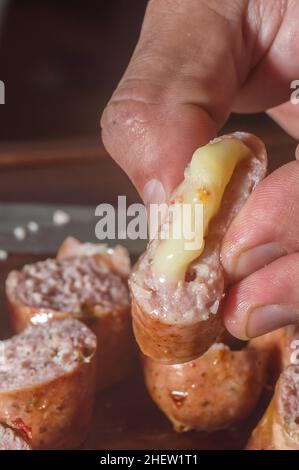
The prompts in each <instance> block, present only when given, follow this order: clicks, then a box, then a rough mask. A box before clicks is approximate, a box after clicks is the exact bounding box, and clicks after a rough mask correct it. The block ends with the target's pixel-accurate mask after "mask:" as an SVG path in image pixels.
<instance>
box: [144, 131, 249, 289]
mask: <svg viewBox="0 0 299 470" xmlns="http://www.w3.org/2000/svg"><path fill="white" fill-rule="evenodd" d="M249 156H250V150H249V148H248V147H247V146H246V145H245V144H243V142H242V141H240V140H238V139H233V138H227V139H224V140H221V141H218V142H214V143H210V144H208V145H205V146H204V147H201V148H199V149H198V150H196V151H195V153H194V154H193V157H192V160H191V162H190V165H189V166H188V167H187V169H186V171H185V179H184V181H183V183H182V184H181V186H180V188H179V190H178V197H177V198H176V200H177V201H179V202H176V203H175V205H180V206H182V204H187V205H189V210H186V211H185V209H184V212H182V211H181V214H183V216H180V217H176V214H177V213H178V212H174V217H173V220H172V226H171V227H170V230H169V234H170V236H169V238H168V239H165V240H161V242H160V244H159V246H158V248H157V250H156V253H155V255H154V258H153V260H152V267H153V270H154V273H155V274H156V275H157V276H158V277H159V279H160V280H161V282H169V281H170V282H178V281H179V280H183V279H184V277H185V273H186V270H187V268H188V266H189V264H190V263H191V262H192V261H194V260H195V259H196V258H198V256H200V255H201V253H202V252H203V250H204V237H205V236H206V235H207V233H208V227H209V223H210V221H211V219H212V218H213V217H214V216H215V215H216V214H217V212H218V211H219V209H220V205H221V200H222V197H223V194H224V191H225V188H226V186H227V185H228V183H229V181H230V179H231V177H232V174H233V172H234V170H235V167H236V165H237V164H238V163H239V162H241V161H242V160H244V159H246V158H248V157H249ZM198 204H201V205H202V206H201V209H202V215H203V216H202V217H201V220H198V217H197V215H198V214H199V212H200V211H198V210H197V209H196V205H197V206H198ZM186 216H187V217H188V220H186V218H185V217H186ZM186 226H188V227H190V230H189V231H188V230H187V233H186V230H185V229H186ZM192 233H193V242H196V244H195V243H193V245H191V244H190V243H191V242H192V237H191V235H192ZM174 234H176V236H174ZM177 234H180V235H179V236H177ZM190 237H191V238H190ZM192 246H196V247H195V248H192Z"/></svg>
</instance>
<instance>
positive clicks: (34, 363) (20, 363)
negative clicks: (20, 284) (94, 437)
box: [0, 319, 97, 449]
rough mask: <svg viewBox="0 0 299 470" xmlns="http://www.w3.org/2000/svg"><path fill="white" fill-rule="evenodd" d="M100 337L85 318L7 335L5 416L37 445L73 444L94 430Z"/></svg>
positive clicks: (1, 391) (1, 383) (2, 378)
mask: <svg viewBox="0 0 299 470" xmlns="http://www.w3.org/2000/svg"><path fill="white" fill-rule="evenodd" d="M96 347H97V340H96V337H95V335H94V334H93V333H92V332H91V331H90V330H89V329H88V328H87V327H86V326H85V325H84V324H83V323H81V322H79V321H77V320H72V319H63V320H59V321H53V322H51V323H50V324H49V325H47V326H46V327H45V326H29V327H28V328H27V329H26V330H25V331H24V332H23V333H21V334H20V335H17V336H14V337H12V338H11V339H8V340H6V341H2V342H1V343H0V348H1V363H2V364H1V368H0V422H2V423H3V422H4V423H5V424H7V426H9V427H11V428H17V429H19V430H21V431H23V432H26V434H27V436H28V438H29V439H30V444H31V445H32V448H33V449H73V448H76V447H77V446H79V445H80V444H81V443H82V442H83V441H84V440H85V438H86V436H87V433H88V432H89V429H90V425H91V418H92V411H93V403H94V392H95V370H96V369H95V365H96V355H95V351H96Z"/></svg>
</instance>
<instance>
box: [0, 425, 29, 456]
mask: <svg viewBox="0 0 299 470" xmlns="http://www.w3.org/2000/svg"><path fill="white" fill-rule="evenodd" d="M0 450H31V447H30V445H29V443H28V441H27V439H26V438H25V437H24V436H22V435H21V433H19V432H18V431H17V430H16V429H12V428H10V427H9V426H5V425H3V424H0Z"/></svg>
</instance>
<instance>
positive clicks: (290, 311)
mask: <svg viewBox="0 0 299 470" xmlns="http://www.w3.org/2000/svg"><path fill="white" fill-rule="evenodd" d="M298 319H299V315H298V312H296V311H295V310H294V307H293V306H291V305H279V304H276V305H264V306H262V307H257V308H255V309H254V310H253V311H252V312H251V313H250V314H249V317H248V320H247V328H246V334H247V337H248V338H255V337H256V336H261V335H264V334H266V333H269V332H270V331H273V330H277V329H278V328H281V327H283V326H286V325H290V324H292V323H295V322H296V320H297V321H298Z"/></svg>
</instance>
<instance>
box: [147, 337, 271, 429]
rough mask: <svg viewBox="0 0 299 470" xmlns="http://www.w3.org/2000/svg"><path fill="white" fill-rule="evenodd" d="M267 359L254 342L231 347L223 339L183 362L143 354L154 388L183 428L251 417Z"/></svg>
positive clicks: (217, 425)
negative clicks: (251, 345) (161, 360)
mask: <svg viewBox="0 0 299 470" xmlns="http://www.w3.org/2000/svg"><path fill="white" fill-rule="evenodd" d="M266 359H267V356H266V355H265V354H263V353H261V354H259V353H257V351H255V350H254V349H252V348H246V349H244V350H241V351H231V350H230V349H229V347H227V346H225V345H224V344H222V343H219V344H215V345H213V346H212V347H211V348H210V349H209V350H208V351H207V352H206V353H205V354H204V355H203V356H201V357H199V358H198V359H195V360H193V361H191V362H187V363H184V364H177V365H167V364H161V363H158V362H155V361H153V360H152V359H150V358H147V357H144V358H143V367H144V377H145V382H146V385H147V388H148V391H149V393H150V395H151V397H152V399H153V400H154V401H155V403H156V404H157V405H158V406H159V408H160V409H161V410H162V411H163V412H164V413H165V414H166V416H167V417H168V418H169V419H170V421H171V422H172V424H173V426H174V428H175V429H176V430H177V431H185V430H189V429H197V430H204V431H213V430H215V429H220V428H224V427H227V426H229V425H230V424H232V423H235V422H238V421H241V420H242V419H244V418H246V417H247V416H248V415H249V414H250V413H251V412H252V410H253V409H254V407H255V406H256V404H257V402H258V399H259V397H260V394H261V391H262V389H263V386H264V383H265V377H266Z"/></svg>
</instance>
